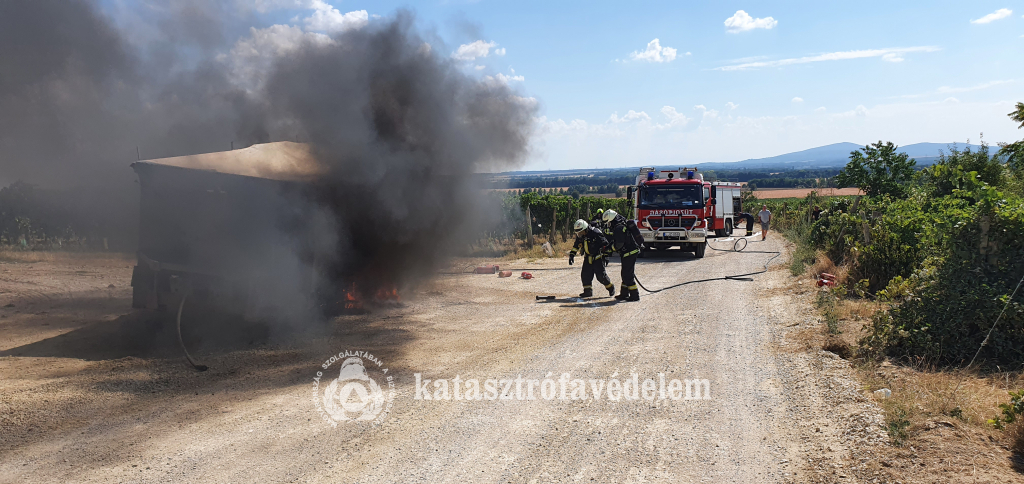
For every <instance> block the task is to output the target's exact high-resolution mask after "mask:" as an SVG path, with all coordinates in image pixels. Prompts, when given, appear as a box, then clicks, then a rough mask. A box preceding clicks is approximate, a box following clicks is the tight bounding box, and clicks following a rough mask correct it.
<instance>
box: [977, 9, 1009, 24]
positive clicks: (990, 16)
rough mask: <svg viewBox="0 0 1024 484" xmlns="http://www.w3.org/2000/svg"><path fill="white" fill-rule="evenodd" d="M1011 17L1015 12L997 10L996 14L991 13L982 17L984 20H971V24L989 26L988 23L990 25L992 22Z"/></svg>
mask: <svg viewBox="0 0 1024 484" xmlns="http://www.w3.org/2000/svg"><path fill="white" fill-rule="evenodd" d="M1010 15H1013V10H1010V9H1008V8H1001V9H999V10H996V11H995V12H992V13H990V14H988V15H986V16H984V17H982V18H979V19H974V20H971V23H972V24H987V23H990V22H995V21H996V20H999V19H1004V18H1006V17H1009V16H1010Z"/></svg>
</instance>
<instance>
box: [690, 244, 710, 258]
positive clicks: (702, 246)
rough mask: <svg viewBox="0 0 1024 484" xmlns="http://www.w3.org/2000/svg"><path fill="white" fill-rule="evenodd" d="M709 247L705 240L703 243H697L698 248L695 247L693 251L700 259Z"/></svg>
mask: <svg viewBox="0 0 1024 484" xmlns="http://www.w3.org/2000/svg"><path fill="white" fill-rule="evenodd" d="M707 248H708V244H707V242H704V243H702V244H699V245H697V247H696V249H694V251H693V256H694V257H696V258H698V259H702V258H704V251H705V250H707Z"/></svg>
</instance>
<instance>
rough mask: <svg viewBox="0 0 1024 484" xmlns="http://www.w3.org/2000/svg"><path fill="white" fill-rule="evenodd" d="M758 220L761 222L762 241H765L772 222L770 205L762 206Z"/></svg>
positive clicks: (758, 213)
mask: <svg viewBox="0 0 1024 484" xmlns="http://www.w3.org/2000/svg"><path fill="white" fill-rule="evenodd" d="M757 218H758V220H760V221H761V240H764V238H765V237H767V236H768V223H769V222H771V221H772V212H771V211H770V210H768V205H761V211H760V212H757Z"/></svg>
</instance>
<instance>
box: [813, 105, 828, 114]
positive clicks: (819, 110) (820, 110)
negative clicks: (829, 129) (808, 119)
mask: <svg viewBox="0 0 1024 484" xmlns="http://www.w3.org/2000/svg"><path fill="white" fill-rule="evenodd" d="M825 111H826V109H825V106H821V107H819V108H817V109H815V110H814V112H816V113H823V112H825Z"/></svg>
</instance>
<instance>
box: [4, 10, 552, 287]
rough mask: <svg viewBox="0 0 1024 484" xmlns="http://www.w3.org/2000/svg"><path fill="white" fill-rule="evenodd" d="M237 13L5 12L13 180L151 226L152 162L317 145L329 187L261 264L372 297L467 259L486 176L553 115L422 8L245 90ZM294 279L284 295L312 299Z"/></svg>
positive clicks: (319, 46)
mask: <svg viewBox="0 0 1024 484" xmlns="http://www.w3.org/2000/svg"><path fill="white" fill-rule="evenodd" d="M226 5H228V2H203V1H186V0H178V1H173V2H168V3H166V4H165V5H164V6H163V8H161V9H152V8H151V9H148V10H147V13H146V14H145V15H148V17H145V16H143V17H142V18H143V19H144V20H147V21H149V22H150V24H152V25H154V26H155V28H153V29H148V30H147V29H139V28H134V30H133V29H132V28H129V27H124V28H119V27H117V26H115V23H114V22H113V21H112V20H111V19H109V18H106V17H105V16H104V15H103V14H102V13H100V11H99V10H98V9H97V8H96V6H95V4H94V3H91V2H87V1H83V0H63V1H53V0H8V1H4V2H0V183H3V184H7V183H10V182H13V181H15V180H24V181H28V182H31V183H37V184H40V185H43V186H53V187H78V189H79V193H84V194H85V195H83V196H82V198H83V200H81V202H82V203H80V204H79V206H80V207H86V208H88V209H91V210H94V211H103V212H104V213H107V215H110V214H112V213H113V214H116V217H115V218H117V219H118V220H131V221H132V222H134V220H132V216H133V213H134V207H135V206H136V205H137V204H138V201H137V199H136V198H134V197H137V190H138V188H137V186H136V185H134V184H133V183H132V181H133V180H132V172H131V169H130V168H128V164H129V163H130V162H132V161H135V158H136V157H137V156H139V155H141V157H142V158H143V159H146V158H158V157H166V156H176V155H185V154H195V153H202V152H210V151H221V150H226V149H227V148H228V142H229V141H231V140H235V141H236V142H237V146H236V147H238V146H244V145H248V144H252V143H258V142H267V141H278V140H292V141H301V142H306V143H309V144H310V146H311V148H312V151H313V153H314V154H315V157H316V159H317V160H318V161H319V162H320V164H321V165H323V166H324V167H325V173H326V174H325V175H324V176H323V177H320V178H319V179H318V180H316V181H315V182H314V183H312V184H309V185H308V186H306V187H305V188H304V189H303V190H302V196H301V197H298V198H294V199H293V203H294V208H295V210H298V211H301V212H303V213H305V215H304V216H303V220H305V222H304V223H301V224H293V225H292V226H289V225H288V223H286V222H287V221H285V222H283V223H278V224H277V226H278V227H279V228H280V230H281V233H276V234H265V235H266V237H265V238H264V240H270V241H274V250H273V254H272V255H271V254H258V255H259V256H261V257H262V256H265V257H272V258H274V259H275V262H274V263H272V264H266V263H265V261H258V260H254V261H253V264H254V266H260V265H261V264H265V267H271V268H273V269H272V270H274V271H277V272H281V273H289V274H290V273H295V274H298V273H300V272H301V271H300V270H295V271H281V270H280V269H281V267H282V266H287V265H289V264H292V263H293V262H294V264H295V265H296V266H303V268H306V269H308V268H310V267H312V268H313V269H314V270H315V272H317V275H318V276H319V277H320V282H321V283H322V287H326V288H327V289H326V291H327V292H328V293H330V292H331V291H336V290H337V289H338V288H339V287H341V286H344V285H347V284H349V283H351V282H353V281H356V282H359V281H362V282H363V283H364V284H366V285H368V289H369V290H372V288H373V287H375V286H379V285H391V284H394V285H398V286H403V285H406V284H408V283H410V282H413V281H415V280H417V279H418V278H419V277H422V276H423V275H425V274H427V273H429V272H430V271H431V270H432V269H434V268H435V267H437V266H438V265H439V264H440V263H441V262H442V261H443V260H444V258H445V257H446V256H448V255H450V254H452V253H453V252H454V251H456V250H458V249H459V248H461V246H462V244H463V243H464V241H466V240H467V237H469V236H470V234H472V233H473V231H474V229H475V228H477V227H478V226H479V224H480V221H481V217H483V216H484V215H485V214H483V213H482V211H481V207H482V206H483V204H482V203H481V197H480V196H479V193H478V191H477V189H476V188H477V187H474V186H473V185H472V180H473V176H472V175H473V173H474V172H476V171H480V170H482V169H495V168H508V167H512V166H515V165H516V164H518V163H519V162H521V161H522V159H523V158H524V157H525V155H526V154H527V150H528V146H529V135H530V133H531V130H532V119H533V116H534V114H535V102H533V100H532V99H524V98H523V97H520V96H519V95H518V94H517V93H516V92H514V91H513V90H511V89H509V87H508V86H506V85H505V84H502V83H500V82H497V81H495V80H493V79H487V78H484V79H481V78H478V77H476V76H470V75H468V74H466V73H465V72H464V71H463V67H462V66H460V65H459V64H457V63H456V61H454V60H452V59H450V57H449V56H447V55H445V54H443V53H440V52H438V50H439V48H438V47H439V46H438V45H437V44H438V43H437V42H436V41H435V42H434V44H433V45H434V46H433V47H432V45H431V44H430V43H428V42H426V41H425V39H424V38H423V37H422V36H421V35H419V34H418V31H417V28H416V26H415V22H414V19H413V16H412V15H411V14H410V13H407V12H398V13H396V14H394V15H393V16H391V17H390V18H384V19H379V20H374V21H371V22H369V24H368V25H366V26H364V27H362V28H360V29H355V30H349V31H346V32H343V33H341V34H338V35H335V36H333V37H331V38H329V39H328V38H325V37H323V36H321V37H307V38H305V40H302V41H301V42H300V45H298V46H297V47H296V48H294V49H293V50H291V51H289V52H288V53H287V55H282V56H278V57H276V58H274V59H273V60H272V61H271V62H270V63H269V64H268V67H267V68H266V69H265V70H261V69H256V70H255V71H254V72H255V74H254V75H253V77H250V78H242V79H240V78H239V74H238V73H239V72H247V71H244V70H242V71H240V70H239V69H237V66H232V64H231V63H230V62H229V61H226V60H225V55H226V53H228V52H229V51H230V49H231V46H232V45H233V42H234V40H232V39H234V38H237V37H238V35H239V32H242V33H244V32H245V31H246V30H245V25H246V24H245V22H246V17H245V15H236V16H230V15H228V16H226V17H225V12H227V11H228V10H229V9H227V8H226V7H225V6H226ZM154 12H155V13H154ZM139 15H142V14H139ZM442 48H443V46H442ZM137 147H138V148H137ZM137 149H138V150H139V154H138V155H137V153H136V150H137ZM82 187H85V189H82ZM86 202H94V203H86ZM289 244H290V245H289ZM282 254H289V255H288V256H285V255H282ZM256 258H259V257H256ZM288 282H289V280H288V277H282V280H281V282H280V283H279V284H275V285H273V286H274V287H271V288H268V292H273V293H275V294H276V297H274V298H270V299H272V300H274V301H275V303H280V304H282V305H286V304H290V303H291V302H290V301H287V299H289V298H291V297H292V296H294V297H295V298H300V295H298V294H294V291H284V292H282V291H280V290H279V289H280V288H281V287H282V286H283V285H287V283H288ZM296 287H297V286H296ZM284 293H287V297H283V296H281V294H284ZM282 299H284V300H282Z"/></svg>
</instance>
